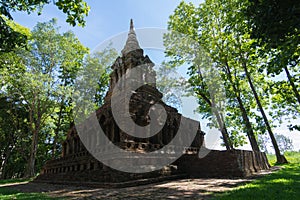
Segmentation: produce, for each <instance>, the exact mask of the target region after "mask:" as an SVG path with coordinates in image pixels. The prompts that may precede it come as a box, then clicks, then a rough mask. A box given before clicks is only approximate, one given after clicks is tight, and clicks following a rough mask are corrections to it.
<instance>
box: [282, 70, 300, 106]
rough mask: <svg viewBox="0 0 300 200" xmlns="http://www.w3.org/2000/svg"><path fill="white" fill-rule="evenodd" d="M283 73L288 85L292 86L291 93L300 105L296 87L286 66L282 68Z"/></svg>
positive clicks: (299, 95)
mask: <svg viewBox="0 0 300 200" xmlns="http://www.w3.org/2000/svg"><path fill="white" fill-rule="evenodd" d="M284 71H285V73H286V76H287V77H288V80H289V82H290V84H291V86H292V89H293V92H294V94H295V97H296V98H297V101H298V103H299V104H300V94H299V92H298V90H297V87H296V85H295V83H294V80H293V77H292V76H291V74H290V71H289V69H288V68H287V66H285V67H284Z"/></svg>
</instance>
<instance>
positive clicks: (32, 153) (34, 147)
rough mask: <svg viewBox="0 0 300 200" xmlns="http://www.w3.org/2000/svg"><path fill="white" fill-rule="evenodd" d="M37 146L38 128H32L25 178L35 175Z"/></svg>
mask: <svg viewBox="0 0 300 200" xmlns="http://www.w3.org/2000/svg"><path fill="white" fill-rule="evenodd" d="M37 147H38V130H34V131H33V135H32V141H31V150H30V157H29V161H28V166H27V170H26V174H25V177H26V178H30V177H34V176H35V158H36V153H37Z"/></svg>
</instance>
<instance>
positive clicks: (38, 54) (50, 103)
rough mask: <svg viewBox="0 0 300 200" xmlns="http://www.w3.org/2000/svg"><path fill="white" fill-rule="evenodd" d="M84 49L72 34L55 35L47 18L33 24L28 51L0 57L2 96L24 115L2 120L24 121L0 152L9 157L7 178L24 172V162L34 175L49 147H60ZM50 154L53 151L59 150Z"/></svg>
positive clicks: (47, 153) (56, 30) (69, 115)
mask: <svg viewBox="0 0 300 200" xmlns="http://www.w3.org/2000/svg"><path fill="white" fill-rule="evenodd" d="M87 52H88V50H87V48H85V47H84V46H83V45H82V44H81V43H80V42H79V40H78V39H77V38H76V37H75V35H74V34H73V33H71V32H66V33H63V34H60V33H59V29H58V28H57V27H56V21H55V20H51V21H50V22H45V23H38V24H37V25H36V26H35V27H34V30H33V31H32V36H31V40H30V41H29V43H28V48H27V49H21V48H20V49H18V50H17V51H16V52H9V53H4V54H2V55H1V56H2V58H5V59H6V60H5V61H3V63H2V69H1V71H0V75H1V78H2V80H3V81H2V84H3V85H2V91H1V92H2V95H3V96H4V97H7V98H8V99H9V100H10V101H11V104H12V105H13V106H18V107H20V108H22V109H23V110H24V111H23V112H24V113H26V117H23V116H22V117H20V118H21V120H17V119H16V118H14V119H13V120H12V121H11V123H5V121H3V123H2V124H4V125H5V124H7V125H8V124H14V123H15V124H20V121H21V122H22V121H24V123H23V124H21V125H20V126H21V127H22V128H23V129H25V130H24V131H23V129H17V130H16V131H15V132H17V133H16V134H15V135H16V136H18V138H15V139H16V140H14V143H9V145H10V146H12V147H14V148H13V150H14V151H11V153H10V154H7V153H3V154H2V158H5V159H8V160H7V161H8V162H7V163H5V165H6V168H7V170H9V171H7V170H4V171H6V172H7V173H8V174H9V175H8V177H13V176H17V177H20V176H23V175H24V168H25V165H24V163H26V161H28V160H29V161H30V165H29V164H28V167H27V168H30V171H31V173H30V176H32V175H34V173H33V172H34V168H35V166H34V165H35V164H37V166H38V169H39V168H40V167H41V166H42V165H43V163H44V162H45V160H48V159H49V158H50V157H51V154H50V153H49V152H51V151H50V149H51V146H55V147H53V150H52V152H53V151H55V150H56V149H57V148H58V149H59V145H58V146H56V145H57V144H59V143H60V142H61V141H62V139H63V138H64V137H65V136H64V134H65V132H66V130H67V128H68V127H69V124H70V121H71V120H72V119H71V92H72V84H73V83H74V79H75V78H76V76H77V73H78V71H79V70H80V68H82V65H83V58H84V56H85V54H86V53H87ZM5 111H7V112H9V113H8V115H9V116H10V117H11V111H12V108H5ZM4 127H5V126H4ZM54 130H55V131H54ZM3 132H4V133H5V134H8V133H10V134H11V135H12V133H14V132H9V131H3ZM21 133H22V134H23V135H22V134H21ZM16 136H15V137H16ZM6 138H9V137H6ZM5 141H8V140H7V139H6V140H5ZM16 142H18V143H16ZM28 147H31V149H30V148H28ZM20 148H23V149H22V150H20ZM52 154H57V155H58V154H59V151H58V152H55V153H52ZM36 158H38V161H37V162H36V161H35V159H36ZM17 167H19V168H17Z"/></svg>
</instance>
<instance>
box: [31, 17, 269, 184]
mask: <svg viewBox="0 0 300 200" xmlns="http://www.w3.org/2000/svg"><path fill="white" fill-rule="evenodd" d="M137 66H142V67H143V68H142V71H141V73H140V74H139V75H138V74H135V77H136V81H137V82H140V83H141V82H142V83H147V82H151V84H144V85H143V86H142V87H140V88H138V89H137V90H136V91H134V93H133V94H132V96H131V99H130V103H129V112H130V115H131V118H132V119H133V121H134V122H135V123H136V124H138V125H140V126H146V125H147V124H149V123H150V120H156V119H155V117H152V118H151V119H150V117H149V109H150V107H151V106H152V105H153V104H160V105H162V106H163V108H164V109H165V110H166V113H167V116H166V123H165V124H164V126H163V128H162V129H161V130H160V131H159V132H158V133H157V134H155V135H154V136H151V137H148V138H138V137H134V136H131V135H129V134H127V133H126V132H124V131H123V130H122V129H120V127H119V126H118V124H117V123H116V121H115V119H114V116H113V113H112V109H111V107H112V101H111V98H112V95H114V94H113V89H114V88H115V87H116V84H117V83H118V81H119V79H120V78H121V77H123V76H124V75H125V74H126V72H127V71H128V70H129V69H133V68H135V67H137ZM153 66H154V63H153V62H152V61H151V60H150V58H149V57H148V56H147V55H144V51H143V49H142V48H140V46H139V42H138V40H137V36H136V33H135V31H134V27H133V22H132V21H131V23H130V30H129V33H128V38H127V41H126V44H125V46H124V48H123V50H122V52H121V56H119V57H118V58H117V59H116V61H115V62H114V64H113V65H112V66H111V68H112V72H111V74H110V85H109V90H108V92H107V94H106V97H105V101H104V104H103V105H102V106H101V107H100V108H99V109H98V110H97V112H96V115H97V119H98V121H99V123H100V125H101V128H102V130H103V131H104V132H105V135H106V136H107V138H108V139H109V140H110V141H111V142H112V143H113V144H114V145H116V146H117V147H118V148H120V149H122V150H125V151H128V152H135V153H141V154H143V153H144V154H145V153H147V152H153V151H156V150H159V149H162V148H163V147H164V146H166V145H168V144H169V143H170V142H171V140H172V139H173V138H174V137H175V136H176V134H177V131H178V129H179V125H180V122H182V120H185V121H187V122H188V123H193V124H197V130H196V131H194V130H191V129H190V127H189V126H185V127H184V133H185V134H184V138H193V142H192V143H191V145H190V146H182V145H180V143H179V145H177V146H170V148H171V150H170V152H172V151H176V150H178V149H179V151H182V154H183V155H182V156H181V157H180V158H179V159H177V160H176V161H175V162H173V163H171V164H169V165H166V166H164V167H163V168H162V169H159V170H155V171H152V172H147V173H127V172H122V171H118V170H115V169H112V168H110V167H109V166H106V165H105V164H103V163H102V162H100V161H99V160H97V159H96V158H95V157H94V156H93V155H92V154H91V153H90V152H89V151H88V148H86V145H84V143H83V142H82V140H84V138H81V137H80V135H79V134H78V133H77V131H76V126H75V125H72V127H71V128H70V130H69V131H68V133H67V139H66V140H65V141H64V142H63V144H62V147H63V150H62V155H61V157H60V158H58V159H53V160H49V161H47V162H46V163H45V165H44V167H43V169H42V171H41V174H40V175H39V176H38V177H37V179H36V180H35V181H41V182H51V183H68V184H79V185H82V184H90V185H98V186H103V187H105V186H107V187H114V186H115V187H122V186H131V185H136V184H141V183H150V182H153V181H160V180H166V179H173V178H184V177H191V176H192V177H220V176H230V177H232V176H238V177H241V176H247V175H250V174H251V173H253V172H255V171H259V170H262V169H267V168H268V167H269V165H268V161H267V158H266V156H265V154H263V153H258V152H252V151H241V150H234V151H216V150H209V152H210V153H209V154H208V155H207V156H205V157H204V158H199V156H198V154H199V151H201V150H204V151H205V150H206V151H208V149H206V148H205V146H204V133H203V132H202V131H201V128H200V123H199V122H196V121H194V120H192V119H188V118H186V117H184V116H182V115H181V114H180V113H178V111H177V109H175V108H173V107H171V106H168V105H167V104H165V103H164V102H163V101H162V97H163V94H162V93H161V92H159V91H158V89H157V88H156V85H155V71H154V70H153ZM144 72H147V73H149V74H151V75H152V76H150V78H153V77H154V80H147V78H148V77H147V76H146V77H145V76H143V75H142V74H143V73H144ZM117 106H120V109H122V106H123V104H122V102H121V101H120V103H119V105H117ZM87 128H88V127H87ZM89 134H90V135H88V137H87V138H85V139H86V142H85V144H90V145H93V146H94V147H95V149H97V151H99V152H100V153H101V152H102V151H104V150H103V148H102V147H103V145H104V144H103V143H101V142H103V141H99V139H97V135H96V133H95V132H89ZM89 138H93V139H89ZM95 138H96V139H95ZM184 138H179V139H178V141H181V139H184ZM106 150H107V149H106ZM164 156H166V157H168V156H171V154H170V153H169V152H168V151H166V152H165V154H164ZM149 159H150V158H149ZM122 162H126V158H124V159H120V165H122ZM134 162H135V163H138V162H139V161H138V160H136V161H134ZM149 162H150V161H149ZM135 163H132V165H134V164H135Z"/></svg>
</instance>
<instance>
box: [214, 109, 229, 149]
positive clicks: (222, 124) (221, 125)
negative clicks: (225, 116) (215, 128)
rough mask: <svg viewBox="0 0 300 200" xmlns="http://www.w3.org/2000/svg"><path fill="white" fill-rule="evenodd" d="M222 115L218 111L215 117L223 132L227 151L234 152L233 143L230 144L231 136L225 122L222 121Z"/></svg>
mask: <svg viewBox="0 0 300 200" xmlns="http://www.w3.org/2000/svg"><path fill="white" fill-rule="evenodd" d="M220 115H221V114H220V113H219V112H217V111H215V116H216V118H217V122H218V125H219V129H220V131H221V134H222V137H223V141H224V144H225V147H226V150H233V146H232V142H230V139H229V134H228V131H227V128H226V125H225V122H224V121H223V120H222V117H221V116H220Z"/></svg>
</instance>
